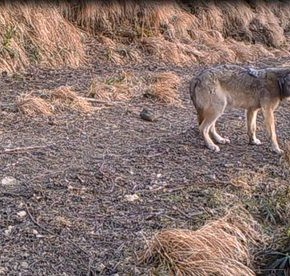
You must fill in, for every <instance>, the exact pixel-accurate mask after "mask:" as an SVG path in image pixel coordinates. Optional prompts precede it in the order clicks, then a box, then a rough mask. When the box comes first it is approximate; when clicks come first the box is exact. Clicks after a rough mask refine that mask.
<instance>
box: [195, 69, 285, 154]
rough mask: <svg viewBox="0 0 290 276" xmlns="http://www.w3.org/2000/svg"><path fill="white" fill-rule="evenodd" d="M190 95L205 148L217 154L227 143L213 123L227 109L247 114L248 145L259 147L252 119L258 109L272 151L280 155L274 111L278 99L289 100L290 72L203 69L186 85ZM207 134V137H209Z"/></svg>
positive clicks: (278, 70) (282, 70)
mask: <svg viewBox="0 0 290 276" xmlns="http://www.w3.org/2000/svg"><path fill="white" fill-rule="evenodd" d="M190 96H191V99H192V101H193V104H194V106H195V108H196V110H197V115H198V121H199V128H200V131H201V133H202V135H203V137H204V140H205V143H206V146H207V147H208V148H209V149H211V150H214V151H216V152H218V151H219V150H220V148H219V147H218V146H217V145H216V144H215V143H214V142H213V140H212V138H213V139H214V140H215V141H216V142H217V143H220V144H225V143H229V142H230V141H229V140H228V139H226V138H223V137H221V136H220V135H219V134H218V133H217V131H216V127H215V124H216V121H217V119H218V118H219V117H220V116H221V115H222V114H223V113H224V111H225V108H226V107H227V106H232V107H237V108H243V109H245V110H246V113H247V128H248V136H249V142H250V143H251V144H256V145H259V144H261V142H260V140H258V139H257V138H256V118H257V113H258V111H259V110H260V109H261V110H262V112H263V116H264V118H265V124H266V128H267V131H268V133H269V136H270V139H271V143H272V149H273V150H274V151H275V152H277V153H280V154H281V153H282V150H281V149H280V147H279V145H278V142H277V137H276V131H275V119H274V111H275V109H276V108H277V107H278V105H279V103H280V101H281V100H283V99H284V98H288V97H290V69H289V68H267V69H261V70H256V69H249V68H248V69H247V68H243V67H241V66H237V65H221V66H217V67H213V68H209V69H205V70H203V71H202V72H201V73H200V74H199V75H198V76H197V77H195V78H194V79H193V80H192V81H191V83H190ZM210 135H211V137H212V138H211V137H210Z"/></svg>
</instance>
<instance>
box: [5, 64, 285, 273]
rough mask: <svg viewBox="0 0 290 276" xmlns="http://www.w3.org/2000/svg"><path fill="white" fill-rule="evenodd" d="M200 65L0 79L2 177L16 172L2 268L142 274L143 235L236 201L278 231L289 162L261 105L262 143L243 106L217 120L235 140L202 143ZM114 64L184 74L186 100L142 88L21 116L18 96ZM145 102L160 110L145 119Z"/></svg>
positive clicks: (194, 221) (8, 192)
mask: <svg viewBox="0 0 290 276" xmlns="http://www.w3.org/2000/svg"><path fill="white" fill-rule="evenodd" d="M285 62H288V61H286V60H271V61H269V60H268V61H265V62H264V63H261V64H258V65H257V66H267V65H272V66H276V65H281V64H283V63H285ZM198 69H199V68H197V67H192V68H181V67H170V66H160V65H158V64H152V63H150V64H149V63H148V64H143V65H142V66H136V67H127V68H125V67H118V66H109V65H106V66H103V65H98V64H94V65H91V66H90V67H88V68H83V69H78V70H70V69H66V70H58V71H54V70H41V69H37V68H31V69H29V71H28V72H27V73H25V74H23V75H13V76H5V75H3V76H2V77H1V79H0V103H1V113H0V116H1V119H0V131H1V134H0V141H1V143H0V168H1V171H0V176H1V179H3V178H4V177H7V176H12V177H14V178H15V179H16V180H17V181H18V182H17V183H16V184H15V183H14V184H13V185H3V184H1V183H0V252H1V255H0V275H2V274H3V275H148V269H149V267H148V266H145V265H142V264H139V263H138V261H137V259H138V258H137V255H138V254H139V253H140V252H142V249H143V248H144V246H145V244H146V243H145V238H147V239H150V237H151V236H152V235H153V234H154V233H155V232H156V231H157V230H160V229H166V228H176V227H177V228H188V229H197V228H198V227H200V226H201V225H203V224H204V223H205V222H206V221H207V220H210V219H214V218H218V217H221V216H222V215H223V214H224V213H225V212H226V210H228V209H229V208H230V207H232V206H236V205H238V204H242V205H243V206H244V207H246V208H248V210H249V211H250V212H251V213H252V214H253V215H254V216H255V218H256V219H257V220H258V221H259V222H261V223H262V224H263V225H264V227H265V229H266V230H267V231H268V232H269V233H272V234H273V236H274V235H275V233H276V232H277V231H278V230H279V229H284V228H283V227H285V226H287V224H288V223H289V221H288V217H287V214H285V213H284V212H285V210H284V209H283V206H284V205H283V202H284V201H283V200H284V195H285V194H286V192H285V191H286V190H287V189H288V178H287V177H288V170H287V168H285V166H284V167H283V166H282V165H281V164H282V162H283V158H280V157H279V156H278V155H276V154H275V153H272V152H271V151H270V150H269V142H268V139H267V136H266V133H265V129H264V126H263V119H262V117H261V115H259V117H258V137H259V138H260V139H261V140H262V142H263V144H262V145H261V146H250V145H248V139H247V135H246V127H245V123H244V112H243V111H242V110H241V111H238V110H229V111H228V112H227V113H226V114H225V115H224V116H223V117H222V118H221V119H220V121H219V123H218V129H219V130H220V132H221V134H222V135H224V136H228V137H229V138H230V139H231V144H230V145H222V146H221V152H220V153H212V152H210V151H208V150H207V149H206V148H205V147H204V143H203V140H202V139H201V136H200V134H199V132H198V128H197V122H196V113H195V110H194V109H193V106H192V104H191V102H190V98H189V93H188V81H189V80H190V79H191V78H192V77H193V76H194V74H195V73H196V71H197V70H198ZM121 70H131V71H133V72H134V73H135V74H136V75H139V76H146V74H148V73H151V72H154V71H174V72H175V73H177V74H178V75H179V76H180V77H182V78H183V80H184V82H183V84H182V85H181V87H180V94H181V98H182V103H183V107H178V106H168V105H164V104H161V103H159V102H157V101H154V100H153V99H150V98H146V97H143V96H142V94H143V93H144V91H140V94H139V95H136V97H135V98H133V100H131V101H130V102H127V103H116V104H114V105H112V106H107V105H102V104H97V103H95V106H96V107H98V108H99V109H98V110H97V111H96V112H95V113H94V114H91V115H84V114H80V113H78V112H75V111H71V112H66V113H63V114H58V115H54V116H52V117H50V118H49V117H41V116H38V117H27V116H24V115H22V114H21V113H20V112H18V111H17V110H15V108H14V104H15V102H16V100H17V97H18V96H19V95H21V94H23V93H29V92H30V91H33V90H41V89H52V88H55V87H58V86H60V85H70V86H73V87H75V88H76V89H77V91H78V92H79V93H81V94H82V93H83V95H85V93H86V92H85V91H86V90H87V88H88V85H89V83H90V80H91V79H92V78H93V76H94V75H96V74H98V75H100V76H106V75H110V74H113V73H116V72H118V71H121ZM144 107H146V108H148V109H149V110H151V111H153V112H154V113H155V114H156V116H157V120H156V121H155V122H147V121H144V120H142V119H141V118H140V116H139V113H140V111H141V110H142V109H143V108H144ZM288 118H289V104H287V103H283V104H282V106H281V107H280V109H279V110H278V111H277V134H278V137H279V140H280V143H281V146H282V148H283V147H284V145H285V142H286V141H287V139H288V136H289V119H288ZM27 147H32V148H27ZM33 147H35V148H33ZM8 148H10V149H15V148H20V149H18V150H15V151H10V152H5V149H8ZM22 148H23V149H22ZM128 195H137V197H136V198H135V199H134V200H130V199H131V198H130V197H128ZM278 201H279V204H280V205H279V204H278V203H277V202H278ZM281 202H282V203H281ZM279 206H280V207H279ZM281 206H282V207H281ZM279 208H280V209H279ZM21 211H25V212H26V213H23V214H21V213H19V212H21ZM273 243H275V242H274V241H273ZM269 246H272V245H269ZM260 265H261V266H262V264H258V266H257V268H258V267H259V266H260Z"/></svg>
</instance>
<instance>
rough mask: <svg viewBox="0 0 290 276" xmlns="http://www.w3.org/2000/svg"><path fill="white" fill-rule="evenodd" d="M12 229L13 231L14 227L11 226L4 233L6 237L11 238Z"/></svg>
mask: <svg viewBox="0 0 290 276" xmlns="http://www.w3.org/2000/svg"><path fill="white" fill-rule="evenodd" d="M12 229H13V226H12V225H9V226H8V228H7V229H6V230H5V231H4V234H5V235H6V236H9V235H10V234H11V232H12Z"/></svg>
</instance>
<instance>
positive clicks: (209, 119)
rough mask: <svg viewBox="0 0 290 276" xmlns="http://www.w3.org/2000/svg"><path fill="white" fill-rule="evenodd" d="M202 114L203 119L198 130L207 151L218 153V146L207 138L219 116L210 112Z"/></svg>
mask: <svg viewBox="0 0 290 276" xmlns="http://www.w3.org/2000/svg"><path fill="white" fill-rule="evenodd" d="M203 114H204V118H203V121H202V123H201V124H200V126H199V129H200V131H201V133H202V135H203V138H204V141H205V145H206V146H207V147H208V148H209V149H211V150H213V151H215V152H219V151H220V148H219V146H217V145H216V144H215V143H214V142H213V140H212V139H211V138H210V136H209V133H210V130H211V127H212V125H213V124H214V123H215V121H216V120H217V118H218V117H219V114H217V113H215V112H212V111H209V112H203Z"/></svg>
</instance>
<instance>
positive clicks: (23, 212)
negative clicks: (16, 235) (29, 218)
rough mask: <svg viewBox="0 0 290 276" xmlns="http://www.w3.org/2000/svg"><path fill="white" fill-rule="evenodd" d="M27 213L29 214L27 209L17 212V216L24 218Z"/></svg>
mask: <svg viewBox="0 0 290 276" xmlns="http://www.w3.org/2000/svg"><path fill="white" fill-rule="evenodd" d="M26 215H27V213H26V212H25V211H19V212H18V213H17V216H18V217H20V218H24V217H26Z"/></svg>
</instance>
